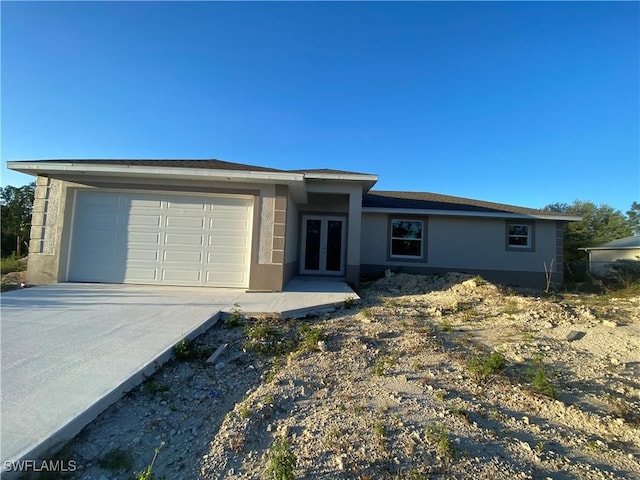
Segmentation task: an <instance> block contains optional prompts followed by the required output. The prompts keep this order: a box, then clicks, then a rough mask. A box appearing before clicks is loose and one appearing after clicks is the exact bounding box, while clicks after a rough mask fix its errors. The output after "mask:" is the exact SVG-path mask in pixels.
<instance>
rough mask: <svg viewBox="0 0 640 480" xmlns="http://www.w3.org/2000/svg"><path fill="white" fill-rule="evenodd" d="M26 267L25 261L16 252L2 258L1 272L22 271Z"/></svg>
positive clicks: (0, 262)
mask: <svg viewBox="0 0 640 480" xmlns="http://www.w3.org/2000/svg"><path fill="white" fill-rule="evenodd" d="M24 269H25V263H24V261H23V260H21V259H20V258H18V257H17V256H16V255H15V254H13V255H11V256H9V257H6V258H3V259H1V260H0V273H2V274H3V275H4V274H5V273H11V272H21V271H23V270H24Z"/></svg>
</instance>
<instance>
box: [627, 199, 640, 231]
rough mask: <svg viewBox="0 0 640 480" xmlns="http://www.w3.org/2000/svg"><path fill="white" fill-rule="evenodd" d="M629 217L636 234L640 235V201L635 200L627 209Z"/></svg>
mask: <svg viewBox="0 0 640 480" xmlns="http://www.w3.org/2000/svg"><path fill="white" fill-rule="evenodd" d="M627 217H628V218H629V223H630V224H631V228H632V229H633V234H634V235H640V202H633V203H632V204H631V208H630V209H629V210H627Z"/></svg>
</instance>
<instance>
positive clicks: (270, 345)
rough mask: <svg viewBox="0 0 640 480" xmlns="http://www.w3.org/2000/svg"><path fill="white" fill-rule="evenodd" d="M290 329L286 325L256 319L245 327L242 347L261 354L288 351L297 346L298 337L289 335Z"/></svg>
mask: <svg viewBox="0 0 640 480" xmlns="http://www.w3.org/2000/svg"><path fill="white" fill-rule="evenodd" d="M290 330H291V329H288V328H287V327H286V325H279V324H276V323H275V322H273V321H269V320H266V319H264V320H258V321H256V322H254V323H253V324H251V325H248V326H246V327H245V333H246V335H247V340H246V341H245V343H244V348H245V349H246V350H252V351H254V352H256V353H257V354H258V355H262V356H274V355H284V354H286V353H290V352H292V351H294V350H296V348H297V346H298V338H297V336H295V335H291V333H292V332H291V331H290Z"/></svg>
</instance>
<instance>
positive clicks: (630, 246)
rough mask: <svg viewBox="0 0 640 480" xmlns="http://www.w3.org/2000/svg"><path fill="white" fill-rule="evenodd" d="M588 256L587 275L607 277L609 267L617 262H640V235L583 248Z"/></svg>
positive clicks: (609, 270) (609, 271)
mask: <svg viewBox="0 0 640 480" xmlns="http://www.w3.org/2000/svg"><path fill="white" fill-rule="evenodd" d="M579 250H583V251H585V252H587V253H588V254H589V273H590V274H591V275H594V276H596V277H607V276H608V275H609V274H610V273H611V265H612V264H613V263H615V262H617V261H618V260H638V261H640V235H636V236H633V237H625V238H619V239H618V240H612V241H611V242H606V243H603V244H602V245H598V246H595V247H583V248H580V249H579Z"/></svg>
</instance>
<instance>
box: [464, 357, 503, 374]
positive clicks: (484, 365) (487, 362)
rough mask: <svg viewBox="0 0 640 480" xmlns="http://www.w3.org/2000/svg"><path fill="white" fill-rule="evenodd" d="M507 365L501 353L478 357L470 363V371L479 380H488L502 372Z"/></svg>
mask: <svg viewBox="0 0 640 480" xmlns="http://www.w3.org/2000/svg"><path fill="white" fill-rule="evenodd" d="M506 365H507V361H506V360H505V358H504V355H502V353H500V352H492V353H490V354H487V353H483V354H480V355H477V356H475V357H473V358H472V359H471V361H470V362H469V371H470V372H471V373H472V374H473V376H474V377H475V378H476V379H477V380H486V379H487V378H488V377H489V376H491V375H497V374H499V373H500V372H502V371H503V370H504V369H505V367H506Z"/></svg>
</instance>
